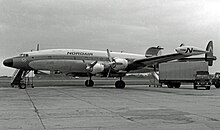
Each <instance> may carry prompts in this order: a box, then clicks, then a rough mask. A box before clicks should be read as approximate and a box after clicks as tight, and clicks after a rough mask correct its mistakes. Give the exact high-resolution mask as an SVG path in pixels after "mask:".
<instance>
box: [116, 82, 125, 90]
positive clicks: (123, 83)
mask: <svg viewBox="0 0 220 130" xmlns="http://www.w3.org/2000/svg"><path fill="white" fill-rule="evenodd" d="M115 87H116V88H121V89H122V88H125V82H124V81H123V80H118V81H116V82H115Z"/></svg>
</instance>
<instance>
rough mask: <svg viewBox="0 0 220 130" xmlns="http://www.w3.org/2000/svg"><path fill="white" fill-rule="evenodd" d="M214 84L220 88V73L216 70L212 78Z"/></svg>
mask: <svg viewBox="0 0 220 130" xmlns="http://www.w3.org/2000/svg"><path fill="white" fill-rule="evenodd" d="M212 84H213V85H215V87H216V88H220V73H219V72H216V73H215V76H214V77H213V78H212Z"/></svg>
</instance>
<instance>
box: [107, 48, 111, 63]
mask: <svg viewBox="0 0 220 130" xmlns="http://www.w3.org/2000/svg"><path fill="white" fill-rule="evenodd" d="M107 55H108V60H109V61H110V62H112V57H111V54H110V52H109V50H108V49H107Z"/></svg>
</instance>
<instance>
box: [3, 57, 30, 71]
mask: <svg viewBox="0 0 220 130" xmlns="http://www.w3.org/2000/svg"><path fill="white" fill-rule="evenodd" d="M29 62H30V60H29V58H28V57H13V58H9V59H6V60H4V61H3V64H4V65H5V66H7V67H11V68H16V69H24V70H31V69H32V68H31V67H30V66H29Z"/></svg>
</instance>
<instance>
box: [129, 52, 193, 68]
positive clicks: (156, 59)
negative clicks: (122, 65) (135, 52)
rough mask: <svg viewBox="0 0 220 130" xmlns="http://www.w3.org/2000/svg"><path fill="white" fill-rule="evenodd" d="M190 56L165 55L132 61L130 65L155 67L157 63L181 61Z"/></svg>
mask: <svg viewBox="0 0 220 130" xmlns="http://www.w3.org/2000/svg"><path fill="white" fill-rule="evenodd" d="M189 56H190V55H183V54H181V53H174V54H167V55H162V56H154V57H146V58H143V59H137V60H134V61H133V62H132V63H131V64H144V65H146V66H150V65H156V64H158V63H162V62H167V61H172V60H176V59H181V58H185V57H189Z"/></svg>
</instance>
